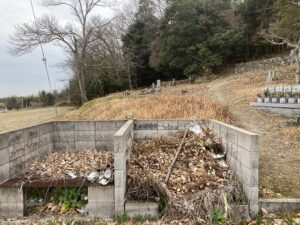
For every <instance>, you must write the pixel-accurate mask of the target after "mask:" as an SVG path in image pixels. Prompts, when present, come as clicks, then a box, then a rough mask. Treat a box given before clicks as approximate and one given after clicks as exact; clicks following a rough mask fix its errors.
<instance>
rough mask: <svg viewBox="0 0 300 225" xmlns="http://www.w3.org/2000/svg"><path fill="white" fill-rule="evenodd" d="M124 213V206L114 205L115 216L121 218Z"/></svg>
mask: <svg viewBox="0 0 300 225" xmlns="http://www.w3.org/2000/svg"><path fill="white" fill-rule="evenodd" d="M124 213H125V204H115V216H121V215H124Z"/></svg>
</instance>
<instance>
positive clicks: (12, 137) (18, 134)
mask: <svg viewBox="0 0 300 225" xmlns="http://www.w3.org/2000/svg"><path fill="white" fill-rule="evenodd" d="M24 130H25V129H21V130H17V131H12V132H9V133H8V144H9V145H14V144H18V143H20V142H22V141H24V140H26V137H25V135H26V132H24Z"/></svg>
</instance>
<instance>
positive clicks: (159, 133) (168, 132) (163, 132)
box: [157, 130, 178, 137]
mask: <svg viewBox="0 0 300 225" xmlns="http://www.w3.org/2000/svg"><path fill="white" fill-rule="evenodd" d="M177 132H178V130H158V131H157V136H158V137H161V136H169V135H171V134H175V133H177Z"/></svg>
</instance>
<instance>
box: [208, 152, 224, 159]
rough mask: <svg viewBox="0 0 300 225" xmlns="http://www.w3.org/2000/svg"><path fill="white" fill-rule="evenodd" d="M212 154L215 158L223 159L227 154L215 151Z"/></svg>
mask: <svg viewBox="0 0 300 225" xmlns="http://www.w3.org/2000/svg"><path fill="white" fill-rule="evenodd" d="M210 155H211V157H212V158H213V159H223V158H225V156H226V154H214V153H210Z"/></svg>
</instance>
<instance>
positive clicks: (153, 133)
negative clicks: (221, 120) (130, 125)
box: [134, 120, 208, 140]
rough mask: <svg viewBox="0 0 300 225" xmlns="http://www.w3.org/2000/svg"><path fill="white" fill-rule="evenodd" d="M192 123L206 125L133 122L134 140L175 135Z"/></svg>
mask: <svg viewBox="0 0 300 225" xmlns="http://www.w3.org/2000/svg"><path fill="white" fill-rule="evenodd" d="M194 122H197V123H199V122H200V123H201V124H203V125H206V124H208V122H207V121H206V120H203V121H194V120H136V121H135V122H134V135H135V139H137V140H141V139H152V138H157V137H159V136H164V135H168V134H171V133H176V132H177V131H178V130H183V129H185V128H186V127H187V126H190V125H191V124H192V123H194Z"/></svg>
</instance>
